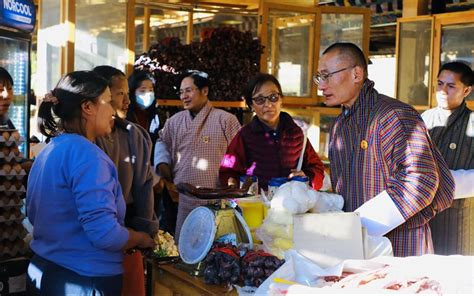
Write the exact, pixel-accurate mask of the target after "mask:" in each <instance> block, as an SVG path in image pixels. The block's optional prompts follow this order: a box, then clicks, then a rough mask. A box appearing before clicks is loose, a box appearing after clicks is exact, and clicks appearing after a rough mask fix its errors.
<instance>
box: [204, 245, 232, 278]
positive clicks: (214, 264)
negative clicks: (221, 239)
mask: <svg viewBox="0 0 474 296" xmlns="http://www.w3.org/2000/svg"><path fill="white" fill-rule="evenodd" d="M204 263H205V264H206V268H205V269H204V282H205V283H206V284H210V285H221V284H235V283H237V282H238V280H239V278H240V264H239V255H238V251H237V249H236V248H235V247H234V246H232V245H230V244H215V245H214V246H213V248H212V250H211V251H210V252H209V254H208V255H207V257H206V259H205V260H204Z"/></svg>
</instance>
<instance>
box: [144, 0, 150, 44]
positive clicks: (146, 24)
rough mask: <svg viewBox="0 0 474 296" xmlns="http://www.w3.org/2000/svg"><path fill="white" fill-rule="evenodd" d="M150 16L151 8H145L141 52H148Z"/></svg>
mask: <svg viewBox="0 0 474 296" xmlns="http://www.w3.org/2000/svg"><path fill="white" fill-rule="evenodd" d="M150 16H151V8H150V7H148V6H147V7H145V9H144V13H143V52H148V49H149V48H150V32H151V30H150Z"/></svg>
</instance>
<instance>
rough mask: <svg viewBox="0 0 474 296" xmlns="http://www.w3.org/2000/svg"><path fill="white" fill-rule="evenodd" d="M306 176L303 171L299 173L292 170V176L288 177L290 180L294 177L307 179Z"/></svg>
mask: <svg viewBox="0 0 474 296" xmlns="http://www.w3.org/2000/svg"><path fill="white" fill-rule="evenodd" d="M305 176H306V174H305V173H304V172H303V171H297V170H295V169H293V170H291V173H290V175H289V176H288V178H290V179H291V178H293V177H305Z"/></svg>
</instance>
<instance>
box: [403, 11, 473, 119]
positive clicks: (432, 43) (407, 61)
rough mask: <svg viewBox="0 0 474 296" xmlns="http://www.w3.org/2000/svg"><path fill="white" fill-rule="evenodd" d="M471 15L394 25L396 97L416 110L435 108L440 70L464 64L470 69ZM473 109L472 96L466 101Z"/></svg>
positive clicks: (410, 20) (447, 15)
mask: <svg viewBox="0 0 474 296" xmlns="http://www.w3.org/2000/svg"><path fill="white" fill-rule="evenodd" d="M473 34H474V11H465V12H454V13H444V14H436V15H433V16H420V17H414V18H401V19H399V20H398V21H397V83H396V96H397V98H399V99H400V100H402V101H404V102H407V103H409V104H411V105H414V107H415V108H416V109H418V110H424V109H428V108H431V107H434V106H436V100H435V93H436V85H437V75H438V71H439V69H440V66H441V65H442V64H444V63H447V62H451V61H464V62H466V63H467V64H468V65H469V66H470V67H471V68H474V51H473V48H474V39H472V37H471V36H472V35H473ZM467 104H468V106H469V107H470V108H474V94H472V93H471V95H470V96H469V97H468V98H467Z"/></svg>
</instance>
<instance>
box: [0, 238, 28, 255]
mask: <svg viewBox="0 0 474 296" xmlns="http://www.w3.org/2000/svg"><path fill="white" fill-rule="evenodd" d="M29 251H30V248H29V247H28V244H26V243H25V242H24V241H23V240H16V241H14V242H10V241H0V258H1V259H7V258H12V257H16V256H20V255H26V254H28V253H29Z"/></svg>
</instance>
